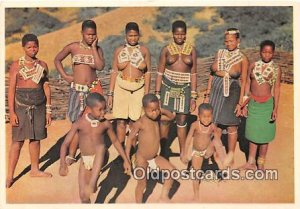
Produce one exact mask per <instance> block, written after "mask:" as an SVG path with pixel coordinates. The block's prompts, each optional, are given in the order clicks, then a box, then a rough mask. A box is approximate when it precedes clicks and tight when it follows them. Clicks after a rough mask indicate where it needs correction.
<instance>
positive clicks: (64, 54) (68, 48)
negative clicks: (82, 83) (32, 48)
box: [54, 44, 73, 83]
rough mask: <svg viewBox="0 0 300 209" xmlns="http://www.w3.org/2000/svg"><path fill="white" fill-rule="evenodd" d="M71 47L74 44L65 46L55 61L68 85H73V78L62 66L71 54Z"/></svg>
mask: <svg viewBox="0 0 300 209" xmlns="http://www.w3.org/2000/svg"><path fill="white" fill-rule="evenodd" d="M71 46H72V44H69V45H67V46H65V47H64V48H63V49H62V50H61V51H60V52H59V53H58V54H57V55H56V57H55V59H54V65H55V67H56V69H57V71H58V72H59V74H60V75H61V76H62V77H63V79H65V80H66V81H67V82H68V83H71V82H72V81H73V76H72V75H69V74H67V73H66V72H65V70H64V67H63V65H62V61H63V60H64V59H65V58H66V57H67V56H68V55H69V54H71Z"/></svg>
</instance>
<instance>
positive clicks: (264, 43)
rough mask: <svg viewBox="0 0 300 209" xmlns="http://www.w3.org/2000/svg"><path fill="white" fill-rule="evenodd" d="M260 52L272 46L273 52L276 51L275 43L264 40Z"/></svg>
mask: <svg viewBox="0 0 300 209" xmlns="http://www.w3.org/2000/svg"><path fill="white" fill-rule="evenodd" d="M259 46H260V51H261V50H262V49H263V48H264V47H265V46H270V47H272V49H273V51H275V43H274V42H273V41H271V40H264V41H262V42H261V43H260V45H259Z"/></svg>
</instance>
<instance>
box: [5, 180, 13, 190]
mask: <svg viewBox="0 0 300 209" xmlns="http://www.w3.org/2000/svg"><path fill="white" fill-rule="evenodd" d="M13 183H14V179H13V178H11V179H6V188H10V187H11V186H12V185H13Z"/></svg>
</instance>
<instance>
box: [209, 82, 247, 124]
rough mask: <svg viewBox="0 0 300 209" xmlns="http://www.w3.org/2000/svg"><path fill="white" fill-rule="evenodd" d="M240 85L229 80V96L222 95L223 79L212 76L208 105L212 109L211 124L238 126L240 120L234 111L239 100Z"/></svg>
mask: <svg viewBox="0 0 300 209" xmlns="http://www.w3.org/2000/svg"><path fill="white" fill-rule="evenodd" d="M240 89H241V88H240V85H239V81H238V80H236V79H230V88H229V96H228V97H224V95H223V78H221V77H218V76H214V77H213V80H212V85H211V95H210V100H209V103H210V104H211V105H212V107H213V122H214V123H216V124H221V125H226V126H231V125H232V126H234V125H239V124H240V118H238V117H236V116H235V113H234V110H235V108H236V105H237V104H238V102H239V98H240Z"/></svg>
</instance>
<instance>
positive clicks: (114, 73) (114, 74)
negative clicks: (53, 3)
mask: <svg viewBox="0 0 300 209" xmlns="http://www.w3.org/2000/svg"><path fill="white" fill-rule="evenodd" d="M119 51H120V48H117V49H116V50H115V52H114V57H113V62H112V71H111V74H110V83H109V90H108V92H109V94H108V97H107V105H108V107H109V108H110V109H111V108H112V106H113V92H114V89H115V84H116V78H117V76H118V53H119Z"/></svg>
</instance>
